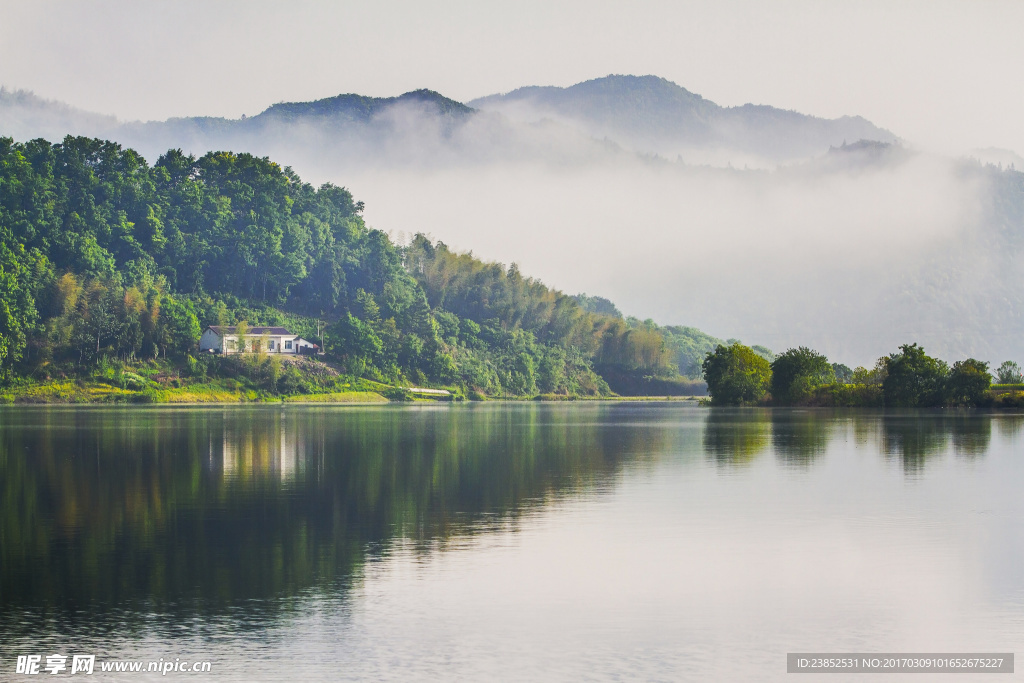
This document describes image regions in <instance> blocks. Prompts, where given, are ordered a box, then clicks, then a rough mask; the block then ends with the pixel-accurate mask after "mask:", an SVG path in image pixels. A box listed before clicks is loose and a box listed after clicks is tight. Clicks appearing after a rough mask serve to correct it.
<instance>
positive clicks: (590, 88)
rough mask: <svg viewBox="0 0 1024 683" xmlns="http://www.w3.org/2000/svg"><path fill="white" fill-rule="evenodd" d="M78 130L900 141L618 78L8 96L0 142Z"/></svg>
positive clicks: (853, 120) (320, 139) (139, 138)
mask: <svg viewBox="0 0 1024 683" xmlns="http://www.w3.org/2000/svg"><path fill="white" fill-rule="evenodd" d="M460 131H463V132H465V131H468V132H466V133H465V134H464V135H461V136H460V135H459V133H460ZM68 133H71V134H76V135H89V136H95V137H105V138H109V139H113V140H117V141H119V142H121V143H122V144H126V145H131V146H133V147H135V148H137V149H140V150H141V151H142V152H143V153H144V154H146V155H147V156H149V155H152V154H159V153H161V152H162V151H165V150H166V149H167V148H169V147H182V148H185V149H188V150H191V151H192V152H193V153H196V154H201V153H204V152H206V151H209V150H213V149H225V148H232V149H236V151H252V152H254V153H259V154H271V155H278V156H280V155H281V154H282V149H283V148H282V145H285V146H287V147H293V148H300V147H304V148H309V149H311V150H319V149H322V148H323V147H325V146H327V147H331V148H333V149H335V150H336V151H345V150H351V151H352V153H351V154H348V155H346V158H352V154H356V153H358V155H361V156H364V157H365V155H369V157H368V158H371V159H374V160H375V161H376V160H379V159H380V158H383V157H382V156H381V154H382V153H386V154H387V155H390V156H389V158H390V159H392V160H393V161H394V162H396V163H401V162H402V161H403V160H404V159H406V158H407V157H406V156H403V154H402V153H401V152H400V151H399V150H401V149H420V148H422V149H428V148H429V150H430V151H429V152H427V153H424V154H418V153H417V154H413V156H415V157H416V158H417V159H419V160H420V161H422V159H423V158H424V156H426V157H428V158H441V157H444V158H447V159H449V160H451V159H457V158H460V157H467V158H469V157H473V158H488V159H493V158H496V157H509V156H510V155H511V156H516V157H519V158H521V157H523V156H530V155H533V154H544V153H545V150H557V151H556V152H552V153H553V154H556V155H558V156H559V158H560V159H564V158H566V156H565V155H566V154H569V155H570V156H571V155H572V154H574V153H575V154H577V155H579V156H580V158H587V159H593V158H594V156H595V155H600V154H602V152H601V150H600V149H599V147H600V146H601V145H606V146H608V145H609V143H610V146H608V147H607V149H618V150H620V151H621V150H626V151H628V152H630V153H632V152H639V153H641V154H655V155H659V156H662V157H664V158H668V159H675V158H676V157H677V156H681V157H682V158H683V160H684V161H686V162H688V163H696V164H702V163H711V164H712V165H719V166H725V165H726V164H727V163H735V164H738V165H742V164H743V163H745V162H747V161H750V162H751V163H754V164H758V163H763V164H764V165H771V164H774V163H782V162H787V161H792V160H800V159H806V158H809V157H814V156H820V155H823V154H825V153H827V152H828V150H829V149H830V148H832V147H838V146H841V145H842V144H843V143H845V142H847V141H849V142H851V143H852V142H856V141H858V140H861V139H865V140H873V141H878V142H885V143H893V142H897V141H898V138H897V136H896V135H894V134H893V133H891V132H890V131H888V130H885V129H883V128H879V127H878V126H875V125H874V124H873V123H871V122H870V121H867V120H866V119H864V118H862V117H859V116H844V117H841V118H838V119H823V118H818V117H814V116H809V115H806V114H801V113H798V112H794V111H787V110H784V109H778V108H775V107H771V106H766V105H753V104H746V105H743V106H741V107H722V106H719V105H718V104H716V103H714V102H712V101H711V100H707V99H705V98H703V97H701V96H700V95H698V94H696V93H692V92H690V91H689V90H687V89H685V88H683V87H681V86H679V85H677V84H675V83H673V82H671V81H669V80H666V79H664V78H660V77H657V76H617V75H612V76H605V77H603V78H597V79H593V80H589V81H585V82H583V83H577V84H576V85H573V86H570V87H568V88H560V87H555V86H528V87H523V88H519V89H517V90H513V91H511V92H509V93H505V94H502V95H489V96H487V97H482V98H479V99H476V100H472V101H470V102H469V103H467V104H463V103H461V102H458V101H456V100H453V99H451V98H448V97H445V96H444V95H442V94H441V93H438V92H436V91H433V90H427V89H421V90H414V91H412V92H407V93H405V94H402V95H399V96H397V97H368V96H364V95H358V94H353V93H349V94H342V95H336V96H334V97H327V98H323V99H319V100H314V101H309V102H280V103H277V104H273V105H271V106H269V107H267V108H266V109H265V110H263V111H262V112H260V113H259V114H256V115H255V116H250V117H245V116H243V117H241V118H238V119H229V118H223V117H206V116H195V117H177V118H171V119H167V120H166V121H149V122H138V121H135V122H122V121H118V120H117V119H116V118H114V117H112V116H104V115H98V114H93V113H90V112H86V111H82V110H79V109H75V108H73V107H70V106H68V105H66V104H63V103H60V102H53V101H49V100H44V99H41V98H38V97H36V96H35V95H33V94H32V93H28V92H25V91H13V92H12V91H9V90H2V91H0V135H10V136H13V137H15V138H16V139H28V138H31V137H45V138H48V139H50V140H53V141H56V140H59V139H61V138H62V137H63V136H64V135H65V134H68ZM573 139H575V142H572V140H573ZM580 140H583V141H584V143H585V144H580ZM588 141H589V142H588ZM420 142H422V143H423V144H420ZM563 143H564V144H563ZM572 150H576V151H575V152H573V151H572ZM709 150H710V151H711V152H712V153H710V154H709ZM716 150H717V151H718V153H717V156H716V155H715V151H716ZM378 152H380V153H378ZM289 156H290V155H289Z"/></svg>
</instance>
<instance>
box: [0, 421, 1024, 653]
mask: <svg viewBox="0 0 1024 683" xmlns="http://www.w3.org/2000/svg"><path fill="white" fill-rule="evenodd" d="M0 418H2V419H0V509H2V513H0V622H4V621H5V619H4V616H5V615H6V614H10V613H12V611H17V610H24V609H32V610H36V611H38V612H40V613H42V614H46V613H50V612H53V613H64V614H70V613H74V612H75V611H76V610H81V609H84V610H95V609H97V608H102V609H110V608H112V607H114V606H118V607H119V608H121V609H123V610H126V612H125V613H140V612H143V611H147V610H148V611H150V612H152V611H177V612H182V613H191V614H196V613H205V614H209V613H214V612H215V613H221V614H223V613H226V612H227V611H229V610H231V609H233V608H235V607H237V606H238V605H240V604H246V601H251V600H267V599H276V598H281V597H287V596H295V595H298V594H301V593H302V592H304V591H308V590H310V589H322V590H328V591H332V592H333V593H337V592H339V591H340V592H342V593H344V591H345V590H346V586H348V585H349V584H350V583H351V582H352V581H353V580H355V578H356V577H358V575H359V573H360V570H361V568H362V567H363V565H364V564H365V563H366V562H367V561H368V559H372V558H373V557H375V556H376V555H381V554H385V553H387V552H389V548H391V547H392V545H393V542H394V541H396V540H402V541H403V543H404V544H409V543H411V544H412V545H413V547H415V548H418V549H419V550H420V551H426V550H430V549H434V548H438V547H443V546H445V545H446V544H448V543H450V542H451V541H452V540H453V539H456V538H459V539H461V538H465V537H470V536H474V535H476V534H481V533H486V532H488V531H492V530H496V529H506V528H509V527H510V526H512V527H513V528H514V527H515V525H516V520H517V519H518V518H519V517H520V516H521V515H523V514H524V513H525V512H528V511H530V510H531V509H534V508H537V507H540V506H545V505H548V504H550V503H551V501H553V500H557V499H558V498H559V497H563V496H571V495H575V494H577V493H579V492H581V491H593V490H595V489H601V488H603V487H607V486H609V485H610V484H611V483H612V482H614V481H615V478H616V476H617V475H618V473H619V472H621V470H622V468H623V466H624V465H625V464H627V463H642V462H656V461H657V460H658V459H659V458H663V457H665V455H666V454H669V453H700V452H703V455H704V458H706V459H707V460H708V461H710V462H711V463H714V465H715V466H716V467H727V468H732V467H744V466H746V465H749V464H751V463H753V462H754V461H755V460H757V459H758V458H759V456H761V455H762V454H764V453H768V452H772V453H774V460H772V461H769V462H776V463H778V464H780V465H782V466H784V467H787V468H798V469H809V468H813V467H816V466H817V464H818V463H819V462H821V461H822V459H823V458H825V457H828V456H827V453H828V452H829V447H830V444H831V443H833V442H834V441H836V440H837V439H840V440H844V441H850V440H852V441H853V442H854V443H856V444H861V445H866V446H867V447H868V448H869V449H873V450H874V451H875V452H876V453H880V454H882V456H883V457H888V458H893V459H898V461H899V462H900V463H901V465H902V467H903V470H904V471H905V472H906V473H907V474H909V475H914V476H917V475H919V474H921V473H922V472H923V471H924V469H925V468H926V465H927V463H928V462H929V461H930V460H932V459H934V458H936V457H938V456H940V455H941V454H943V453H946V452H950V453H953V454H955V455H956V456H958V457H963V458H978V457H981V456H983V455H984V454H985V453H986V452H987V451H988V449H989V447H990V442H991V440H992V438H993V431H995V432H996V433H998V434H999V436H1000V438H1004V439H1015V438H1018V437H1019V435H1020V433H1021V431H1022V427H1024V416H1020V415H1016V416H1014V415H999V416H995V417H994V416H992V415H987V414H980V413H972V412H962V413H949V412H939V411H936V412H901V413H886V412H882V411H825V410H820V411H815V410H805V411H793V410H766V409H734V410H719V409H696V408H689V409H683V408H679V407H661V408H653V407H640V406H630V405H612V406H594V405H591V406H582V407H578V408H573V407H565V406H550V405H534V404H530V405H516V406H476V407H472V406H466V407H454V408H453V407H439V408H435V407H428V408H422V409H405V408H402V409H393V408H376V409H345V408H340V409H339V408H329V407H325V408H302V409H296V408H289V409H283V408H280V407H260V408H251V409H244V408H232V409H194V408H189V409H152V410H148V409H138V408H135V409H102V410H97V409H38V408H36V409H4V410H3V411H0ZM695 440H696V441H695ZM268 604H270V603H268ZM282 604H285V603H280V602H279V603H273V605H278V606H277V607H275V606H270V607H267V609H280V608H281V607H279V605H282ZM247 609H249V608H247ZM3 629H4V627H3V626H0V635H2V632H3Z"/></svg>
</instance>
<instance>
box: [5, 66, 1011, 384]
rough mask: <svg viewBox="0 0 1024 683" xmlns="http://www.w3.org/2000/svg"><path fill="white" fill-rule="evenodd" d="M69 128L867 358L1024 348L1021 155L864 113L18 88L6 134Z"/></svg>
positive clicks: (522, 93)
mask: <svg viewBox="0 0 1024 683" xmlns="http://www.w3.org/2000/svg"><path fill="white" fill-rule="evenodd" d="M69 133H70V134H77V135H90V136H95V137H102V138H107V139H112V140H116V141H118V142H120V143H121V144H123V145H126V146H131V147H133V148H135V149H137V150H139V151H140V152H141V153H143V154H144V155H145V156H146V157H147V158H148V159H149V160H150V161H151V162H152V161H155V160H156V158H157V157H158V156H159V155H161V154H163V153H164V152H166V151H167V149H170V148H181V149H183V150H184V151H185V152H186V153H192V154H196V155H200V154H203V153H205V152H207V151H210V150H231V151H234V152H251V153H254V154H257V155H260V156H269V157H270V158H271V159H273V160H274V161H276V162H278V163H280V164H282V165H290V166H292V167H294V168H295V170H296V171H297V172H299V173H300V174H301V175H302V177H303V178H306V179H309V180H312V181H314V182H325V181H331V182H334V183H336V184H339V185H343V186H346V187H348V188H349V189H351V190H352V192H353V193H354V194H355V196H356V198H357V199H359V200H362V201H364V202H365V203H366V212H365V216H366V219H367V222H368V223H369V224H370V225H371V226H373V227H377V228H380V229H383V230H385V231H389V232H391V233H392V234H394V235H395V236H396V238H399V239H401V237H402V234H403V233H404V234H405V235H411V234H413V233H415V232H425V233H428V234H430V235H432V236H433V237H434V238H435V239H441V240H443V241H445V242H446V243H447V244H448V245H449V246H451V247H452V248H454V249H458V250H466V251H468V250H472V251H474V253H476V254H477V255H479V256H481V257H483V258H487V259H497V260H501V261H504V262H506V263H508V262H516V263H517V264H518V265H519V267H520V269H521V270H522V271H523V272H524V273H528V274H530V275H534V276H537V277H540V278H541V279H543V280H544V281H545V282H547V283H549V284H551V285H553V286H555V287H557V288H559V289H561V290H564V291H568V292H583V291H586V292H588V293H590V294H598V295H601V296H605V297H608V298H610V299H611V300H612V301H614V302H615V303H616V304H617V305H618V306H619V308H620V309H622V310H623V312H625V313H626V314H631V315H637V316H639V317H641V318H644V317H652V318H654V319H655V320H657V321H658V322H660V323H663V324H682V325H692V326H696V327H700V328H701V329H704V330H705V331H707V332H709V333H711V334H714V335H716V336H719V337H722V338H728V337H733V338H742V339H743V340H744V341H747V342H750V343H761V344H765V345H768V346H770V347H772V348H775V349H784V348H787V347H789V346H794V345H798V344H801V345H808V346H812V347H815V348H817V349H819V350H821V351H823V352H825V353H827V354H828V355H829V356H830V357H832V358H833V359H834V360H836V361H841V362H846V363H848V364H851V365H855V364H870V363H871V362H872V361H873V359H874V358H876V357H878V356H879V355H882V354H885V353H889V352H891V351H893V350H895V347H896V345H897V344H899V343H904V342H911V341H918V342H921V343H922V344H923V345H924V346H925V347H926V348H927V349H928V351H929V352H930V353H934V354H937V355H939V356H942V357H947V358H962V357H965V356H976V357H979V358H982V359H985V360H990V361H994V362H999V361H1002V360H1005V359H1006V358H1017V359H1018V360H1020V359H1021V358H1020V356H1021V355H1024V354H1022V353H1021V346H1020V342H1019V340H1020V339H1021V335H1022V333H1024V319H1022V316H1021V311H1022V309H1024V306H1022V304H1024V294H1022V292H1024V258H1022V252H1021V249H1022V248H1024V174H1021V173H1018V172H1016V171H1015V170H1012V169H1011V163H1012V161H1013V159H1014V158H1016V155H1014V154H1013V153H1012V152H1009V151H1007V150H998V151H991V150H989V151H987V152H984V153H982V151H979V153H978V154H975V155H974V156H975V157H976V159H980V160H981V162H979V161H978V160H974V159H950V158H943V157H938V156H934V155H930V154H927V153H923V152H919V151H915V150H913V148H912V147H911V146H909V145H907V144H906V143H903V142H902V141H901V139H900V138H899V137H897V135H896V134H894V133H892V132H890V131H887V130H885V129H884V128H880V127H878V126H876V125H874V124H873V123H871V122H869V121H866V120H864V119H862V118H860V117H857V116H846V117H841V118H838V119H823V118H817V117H813V116H808V115H805V114H800V113H796V112H791V111H786V110H782V109H776V108H772V107H767V106H755V105H745V106H742V107H721V106H719V105H717V104H715V103H713V102H710V101H708V100H706V99H704V98H702V97H700V96H699V95H697V94H694V93H691V92H689V91H687V90H685V89H684V88H682V87H680V86H678V85H675V84H673V83H671V82H669V81H665V80H664V79H660V78H657V77H653V76H642V77H634V76H609V77H606V78H601V79H596V80H592V81H587V82H585V83H580V84H577V85H575V86H572V87H569V88H554V87H528V88H521V89H519V90H515V91H512V92H510V93H507V94H504V95H491V96H487V97H483V98H480V99H477V100H473V101H470V102H468V103H465V104H463V103H459V102H456V101H454V100H451V99H449V98H446V97H444V96H443V95H442V94H439V93H436V92H433V91H429V90H419V91H415V92H411V93H406V94H404V95H401V96H399V97H391V98H373V97H364V96H360V95H339V96H337V97H331V98H327V99H322V100H317V101H314V102H295V103H280V104H276V105H273V106H271V107H268V108H267V109H266V110H264V111H263V112H261V113H259V114H257V115H255V116H250V117H244V118H240V119H225V118H213V117H192V118H179V119H170V120H167V121H155V122H121V121H119V120H117V119H116V118H115V117H112V116H103V115H98V114H92V113H88V112H83V111H80V110H76V109H74V108H72V107H69V106H67V105H64V104H61V103H56V102H50V101H46V100H42V99H40V98H37V97H35V96H33V95H31V94H30V93H25V92H22V91H18V92H11V91H3V92H0V135H5V136H11V137H14V138H15V139H18V140H25V139H30V138H33V137H45V138H47V139H50V140H52V141H59V140H60V139H62V138H63V136H64V135H66V134H69ZM997 152H998V154H997ZM995 159H998V162H997V163H998V164H1002V166H999V165H988V163H987V162H993V161H994V160H995ZM1004 160H1006V161H1005V163H1004ZM982 162H986V163H982Z"/></svg>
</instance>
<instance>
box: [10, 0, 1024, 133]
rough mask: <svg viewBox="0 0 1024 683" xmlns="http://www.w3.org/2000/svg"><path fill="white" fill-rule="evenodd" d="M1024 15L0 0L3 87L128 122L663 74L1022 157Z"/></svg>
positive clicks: (997, 8) (891, 5)
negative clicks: (324, 100)
mask: <svg viewBox="0 0 1024 683" xmlns="http://www.w3.org/2000/svg"><path fill="white" fill-rule="evenodd" d="M1022 33H1024V2H1017V1H1012V2H995V1H992V2H985V1H983V0H970V1H967V0H963V1H961V2H949V1H940V0H927V1H923V2H916V1H904V2H898V3H897V2H892V0H886V1H884V2H868V1H861V2H854V1H852V0H843V1H842V2H823V1H815V2H796V1H794V2H762V1H760V0H756V1H749V2H743V1H735V0H734V1H731V2H728V1H718V2H705V3H695V2H682V1H678V0H673V1H658V0H641V1H633V2H624V1H622V0H620V1H619V2H606V1H601V0H569V1H563V2H558V1H554V0H517V1H516V2H504V3H496V2H481V1H480V0H446V1H430V0H375V1H373V2H311V1H307V2H301V1H297V0H289V1H288V2H281V1H279V0H278V1H274V2H259V1H252V0H247V1H244V2H242V1H229V0H215V1H214V0H204V1H202V2H196V1H193V0H188V1H182V0H175V1H173V2H171V1H162V2H161V1H147V2H138V1H136V0H108V1H98V0H65V1H48V0H30V1H29V0H21V1H16V0H0V84H3V85H6V86H7V87H14V88H26V89H30V90H33V91H35V92H36V93H37V94H39V95H41V96H44V97H47V98H51V99H58V100H62V101H65V102H69V103H71V104H73V105H76V106H78V107H81V108H84V109H88V110H92V111H98V112H102V113H111V114H116V115H118V116H119V117H121V118H125V119H135V118H141V119H162V118H166V117H169V116H182V115H200V114H205V115H225V116H232V117H235V116H238V115H240V114H242V113H246V114H250V115H251V114H254V113H258V112H259V111H261V110H262V109H264V108H265V107H266V106H267V105H269V104H272V103H274V102H278V101H282V100H308V99H315V98H320V97H328V96H331V95H336V94H338V93H343V92H357V93H361V94H367V95H378V96H388V95H397V94H400V93H402V92H405V91H408V90H412V89H416V88H422V87H429V88H431V89H434V90H438V91H440V92H442V93H444V94H445V95H448V96H449V97H453V98H455V99H459V100H463V101H464V100H469V99H472V98H473V97H477V96H480V95H485V94H490V93H493V92H499V91H506V90H510V89H513V88H516V87H518V86H521V85H530V84H551V85H571V84H572V83H576V82H579V81H581V80H586V79H589V78H595V77H599V76H603V75H606V74H609V73H631V74H647V73H652V74H656V75H659V76H664V77H665V78H668V79H670V80H673V81H675V82H677V83H679V84H680V85H682V86H684V87H686V88H688V89H690V90H692V91H694V92H697V93H700V94H701V95H703V96H705V97H707V98H709V99H711V100H714V101H716V102H718V103H720V104H723V105H735V104H743V103H746V102H754V103H759V104H772V105H774V106H778V107H783V108H787V109H795V110H798V111H802V112H805V113H810V114H816V115H820V116H828V117H833V116H840V115H843V114H861V115H863V116H865V117H867V118H869V119H871V120H872V121H874V122H875V123H877V124H878V125H881V126H884V127H887V128H889V129H891V130H892V131H894V132H895V133H897V134H899V135H902V136H903V137H904V138H906V139H907V140H908V141H910V142H911V143H912V144H914V145H917V146H920V147H924V148H928V149H933V150H936V151H942V152H949V153H956V152H960V151H963V150H966V149H969V148H971V147H987V146H998V147H1005V148H1010V149H1014V150H1015V151H1017V152H1018V153H1024V124H1022V122H1024V88H1021V87H1020V73H1019V72H1020V70H1021V67H1022V65H1024V40H1022Z"/></svg>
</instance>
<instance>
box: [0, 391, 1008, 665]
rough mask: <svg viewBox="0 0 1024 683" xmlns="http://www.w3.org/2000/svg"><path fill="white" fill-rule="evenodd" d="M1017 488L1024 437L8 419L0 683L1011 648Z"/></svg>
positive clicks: (798, 426) (539, 407) (889, 416)
mask: <svg viewBox="0 0 1024 683" xmlns="http://www.w3.org/2000/svg"><path fill="white" fill-rule="evenodd" d="M1022 489H1024V415H1009V414H1003V415H984V414H977V413H966V412H965V413H951V412H919V413H911V412H906V413H892V412H889V413H882V412H865V411H856V412H824V411H797V410H754V409H752V410H721V409H706V408H698V407H695V406H691V405H685V404H661V405H659V404H592V403H588V404H570V405H548V404H504V405H503V404H481V405H465V406H429V407H420V406H412V407H367V408H356V407H304V406H289V407H287V408H281V407H269V406H268V407H256V408H153V409H148V408H130V409H128V408H125V409H97V408H25V409H23V408H10V407H8V408H0V506H2V513H0V679H4V680H6V679H19V678H20V679H22V680H41V679H42V680H48V679H51V678H56V677H54V676H50V675H48V674H43V676H42V677H40V676H35V677H27V676H25V677H18V676H15V673H14V671H15V656H16V655H18V654H40V655H43V656H44V663H45V655H48V654H52V653H64V654H71V653H87V654H89V653H91V654H96V655H97V659H98V661H106V660H111V659H115V658H117V659H125V660H139V661H146V662H148V661H156V660H159V659H161V658H162V659H164V660H174V659H176V658H178V659H186V660H189V661H196V660H205V661H210V662H211V664H212V673H211V674H206V675H203V676H196V675H178V676H177V677H176V676H175V675H174V674H170V675H168V676H167V677H166V678H164V680H166V679H167V678H172V679H173V678H177V679H182V678H201V679H204V680H210V679H211V678H212V679H230V680H240V681H241V680H303V681H318V680H395V681H409V680H438V681H442V680H443V681H448V680H466V681H478V680H514V681H534V680H566V681H576V680H664V681H677V680H694V681H772V680H785V679H792V678H793V676H794V675H792V674H790V675H788V676H787V674H786V673H785V669H786V653H787V652H795V651H804V652H806V651H833V652H835V651H846V652H869V651H888V652H894V651H903V652H965V651H988V652H994V651H1008V652H1012V651H1014V650H1015V649H1016V650H1018V651H1019V650H1020V647H1019V646H1020V644H1021V643H1024V493H1022ZM1018 659H1019V657H1018ZM1017 668H1018V671H1020V670H1021V668H1022V665H1021V664H1020V663H1018V667H1017ZM97 672H98V665H97ZM124 678H125V680H147V678H151V679H153V680H157V679H161V678H162V677H160V676H158V675H154V674H150V675H149V676H148V677H147V675H145V674H142V675H138V674H136V675H126V676H125V677H124ZM799 678H800V680H810V679H809V678H807V677H799ZM862 678H863V677H862V676H852V677H845V676H838V675H830V676H827V677H825V679H826V680H828V681H842V680H858V681H859V680H862ZM870 678H871V680H872V681H882V680H886V677H885V676H880V675H873V676H870ZM905 678H906V676H905V675H904V676H901V677H900V676H898V677H895V678H894V680H895V679H899V680H904V679H905ZM940 678H942V677H940ZM1018 678H1024V675H1022V674H1015V675H996V676H995V677H990V676H984V677H982V679H983V680H993V681H995V680H1014V679H1018ZM944 679H949V680H954V681H967V680H971V677H969V676H968V677H965V676H962V675H956V676H946V677H944ZM915 680H919V678H915ZM921 680H923V679H921Z"/></svg>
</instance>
